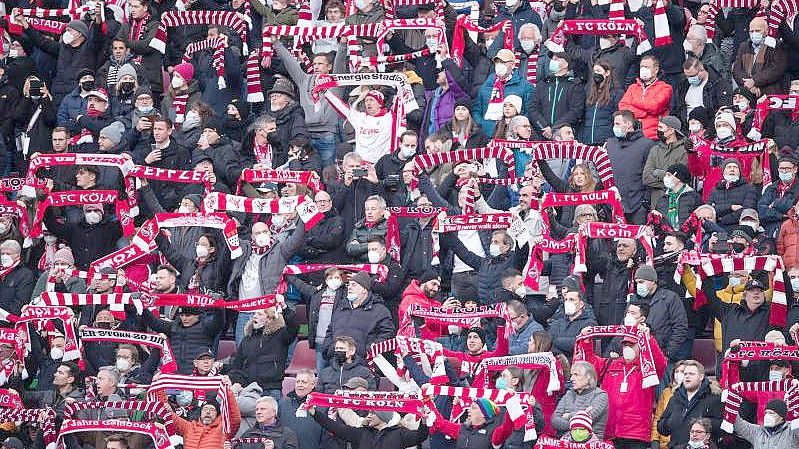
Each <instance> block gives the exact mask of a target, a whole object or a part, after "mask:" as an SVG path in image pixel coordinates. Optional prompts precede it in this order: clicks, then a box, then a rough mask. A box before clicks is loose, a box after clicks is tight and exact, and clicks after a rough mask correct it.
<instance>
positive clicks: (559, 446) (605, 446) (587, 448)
mask: <svg viewBox="0 0 799 449" xmlns="http://www.w3.org/2000/svg"><path fill="white" fill-rule="evenodd" d="M615 447H616V446H614V445H613V443H608V442H606V441H599V440H597V441H589V442H587V443H575V442H573V441H569V440H557V439H555V438H552V437H541V438H539V439H538V441H536V443H535V448H536V449H614V448H615Z"/></svg>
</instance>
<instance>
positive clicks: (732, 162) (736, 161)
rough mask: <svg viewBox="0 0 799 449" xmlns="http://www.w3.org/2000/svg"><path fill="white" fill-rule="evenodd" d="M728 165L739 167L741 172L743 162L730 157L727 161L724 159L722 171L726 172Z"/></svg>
mask: <svg viewBox="0 0 799 449" xmlns="http://www.w3.org/2000/svg"><path fill="white" fill-rule="evenodd" d="M727 164H735V165H737V166H738V170H739V171H740V170H741V161H739V160H738V159H736V158H734V157H728V158H727V159H724V162H722V163H721V169H722V170H724V168H725V167H726V166H727Z"/></svg>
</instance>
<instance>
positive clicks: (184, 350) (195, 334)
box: [142, 309, 238, 433]
mask: <svg viewBox="0 0 799 449" xmlns="http://www.w3.org/2000/svg"><path fill="white" fill-rule="evenodd" d="M224 321H225V310H224V309H218V310H215V311H209V312H205V314H203V315H201V316H200V321H199V322H198V323H197V324H195V325H193V326H189V327H185V326H183V324H182V323H181V322H180V320H177V321H167V320H161V319H159V318H156V317H154V316H153V314H152V313H151V312H150V311H149V310H147V309H145V310H144V312H143V313H142V324H144V325H145V326H148V327H150V328H152V329H153V330H154V331H155V332H159V333H163V334H166V335H168V336H169V342H170V343H171V346H172V353H173V354H174V356H175V361H176V362H177V364H178V373H179V374H191V372H192V371H193V369H194V358H195V357H196V356H197V354H198V353H199V352H200V349H203V348H213V347H214V345H213V343H214V340H216V336H217V334H218V333H219V331H221V330H222V326H223V324H224ZM237 411H238V409H237ZM234 433H235V432H234Z"/></svg>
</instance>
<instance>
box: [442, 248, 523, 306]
mask: <svg viewBox="0 0 799 449" xmlns="http://www.w3.org/2000/svg"><path fill="white" fill-rule="evenodd" d="M446 242H447V245H446V246H450V247H451V248H452V250H453V251H454V252H455V254H456V255H457V256H458V257H459V258H460V259H461V260H462V261H463V263H465V264H466V265H469V266H470V267H472V268H473V269H475V270H477V289H478V293H479V299H480V301H481V302H485V301H487V300H488V298H490V297H491V293H493V292H494V290H496V289H497V288H499V286H500V285H501V283H502V273H504V272H505V270H507V269H508V268H516V266H517V264H516V250H514V249H513V248H511V249H509V250H508V252H506V253H503V254H500V255H498V256H496V257H493V256H490V255H488V254H487V255H486V257H480V256H478V255H477V254H475V253H473V252H471V251H469V249H468V248H466V245H464V244H463V242H462V241H461V240H460V239H457V238H447V239H446ZM441 244H442V247H444V246H445V244H444V241H442V243H441Z"/></svg>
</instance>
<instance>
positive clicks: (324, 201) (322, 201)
mask: <svg viewBox="0 0 799 449" xmlns="http://www.w3.org/2000/svg"><path fill="white" fill-rule="evenodd" d="M313 200H314V202H316V207H317V208H318V209H319V212H322V213H325V212H327V211H329V210H330V209H332V208H333V202H332V201H331V200H330V194H329V193H327V192H325V191H324V190H320V191H319V192H317V193H316V196H314V198H313Z"/></svg>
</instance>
